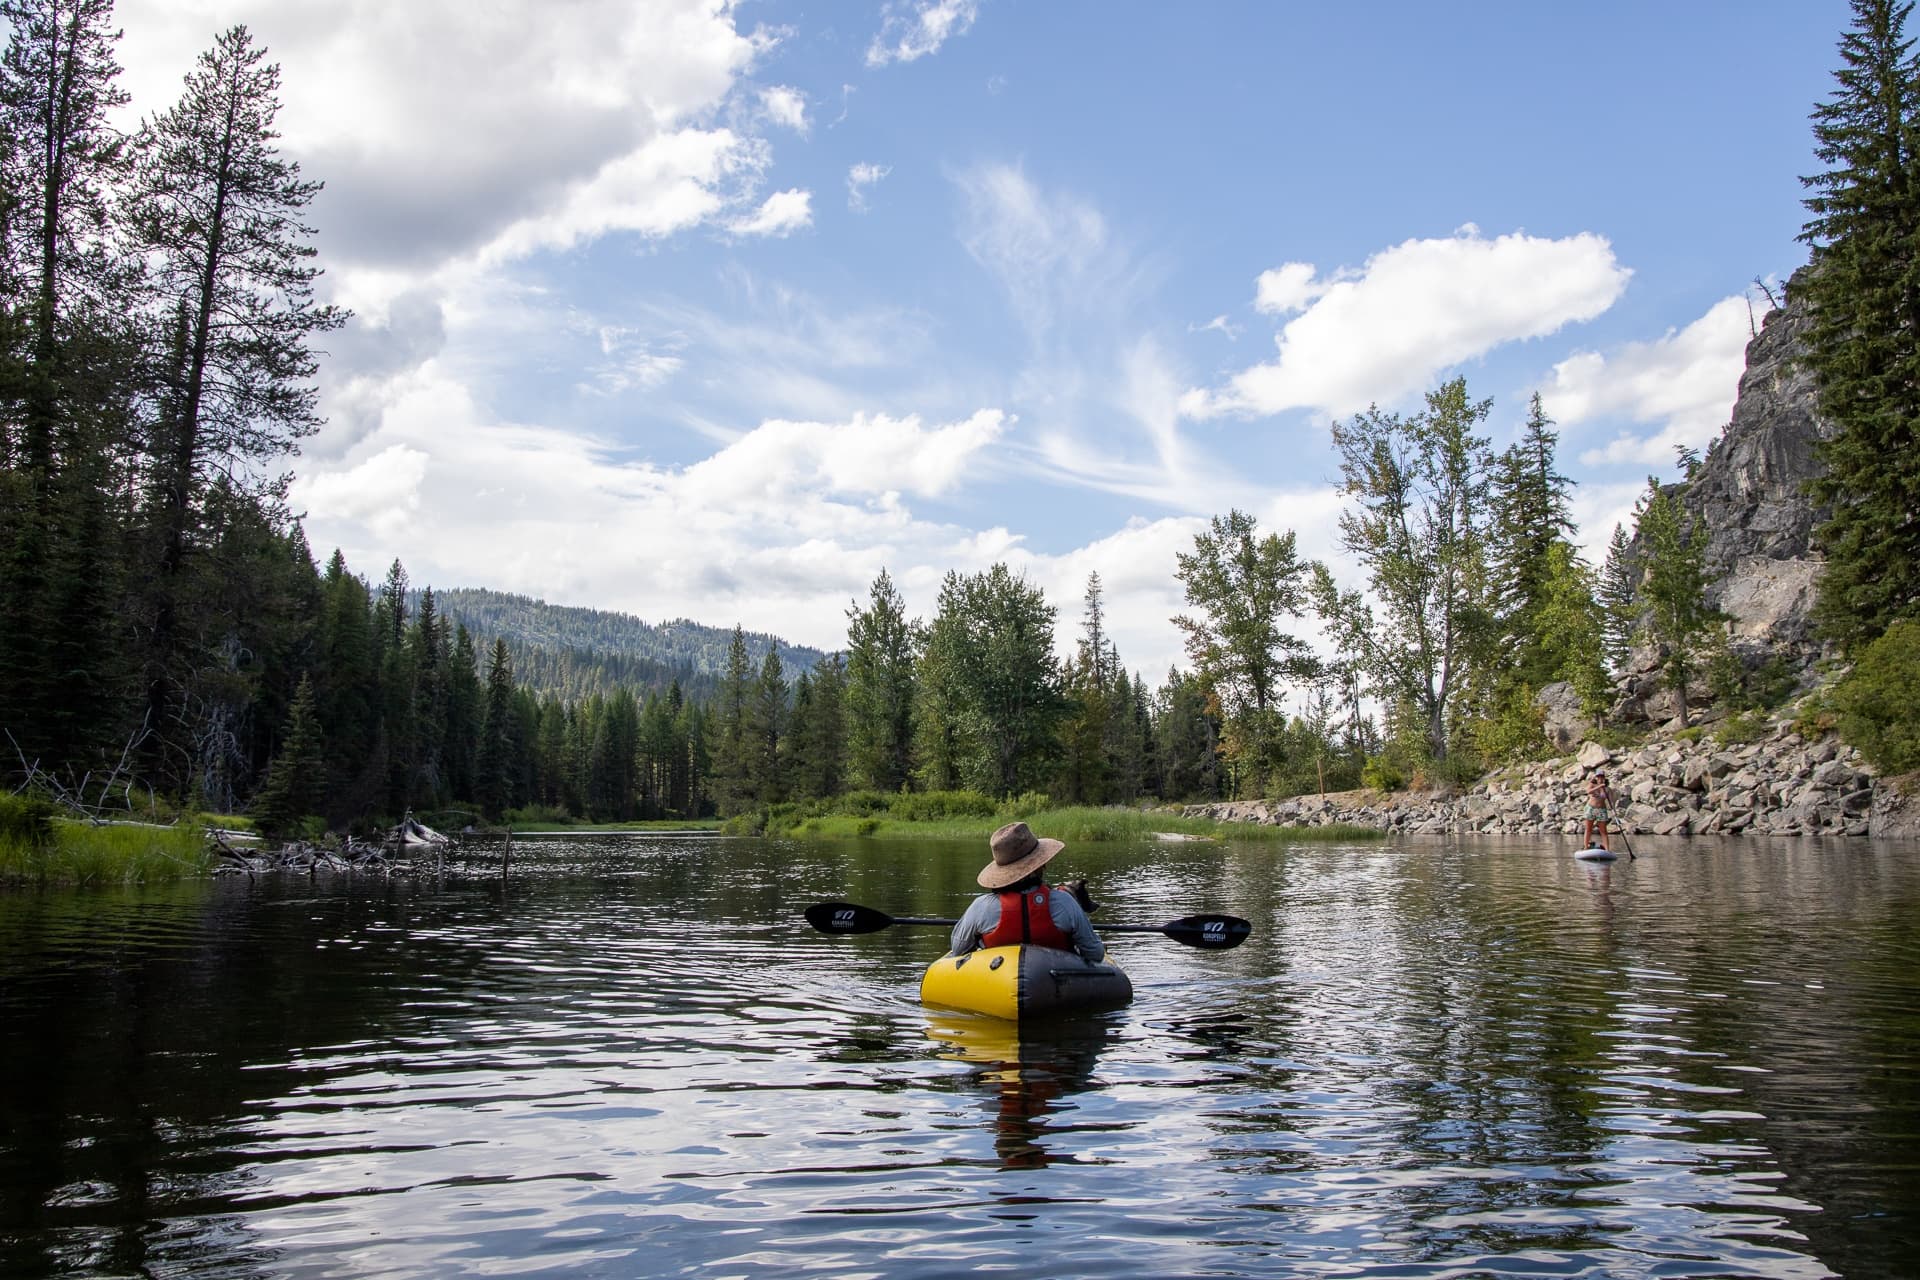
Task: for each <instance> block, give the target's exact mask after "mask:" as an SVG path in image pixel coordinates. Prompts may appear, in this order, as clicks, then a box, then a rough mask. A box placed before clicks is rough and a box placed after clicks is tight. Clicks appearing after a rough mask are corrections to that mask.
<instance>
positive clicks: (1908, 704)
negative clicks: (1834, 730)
mask: <svg viewBox="0 0 1920 1280" xmlns="http://www.w3.org/2000/svg"><path fill="white" fill-rule="evenodd" d="M1833 709H1834V711H1835V713H1836V714H1837V716H1838V718H1839V723H1840V736H1841V737H1843V738H1845V739H1846V740H1847V741H1848V742H1850V743H1852V744H1853V745H1854V746H1856V747H1858V748H1860V754H1861V755H1863V756H1865V757H1866V758H1867V761H1868V763H1870V764H1872V765H1873V766H1874V767H1875V768H1876V769H1878V770H1880V772H1881V773H1885V774H1896V773H1907V772H1909V771H1911V770H1914V769H1920V622H1915V621H1902V622H1896V623H1894V624H1893V625H1892V626H1890V627H1888V628H1887V630H1886V632H1885V634H1883V635H1882V636H1881V637H1880V638H1879V639H1878V640H1875V641H1874V642H1873V643H1872V644H1870V645H1868V646H1867V647H1866V648H1864V649H1862V650H1861V651H1860V654H1859V656H1858V658H1857V659H1856V660H1855V662H1854V666H1853V670H1852V671H1851V672H1849V673H1848V674H1847V675H1846V676H1845V677H1844V678H1843V679H1842V680H1841V681H1840V683H1839V684H1837V685H1835V686H1834V688H1833Z"/></svg>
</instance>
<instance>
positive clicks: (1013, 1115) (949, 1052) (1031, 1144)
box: [927, 1010, 1109, 1169]
mask: <svg viewBox="0 0 1920 1280" xmlns="http://www.w3.org/2000/svg"><path fill="white" fill-rule="evenodd" d="M1108 1029H1109V1028H1108V1024H1107V1023H1106V1022H1104V1021H1102V1020H1099V1019H1093V1018H1077V1019H1062V1020H1060V1021H1058V1022H1051V1023H1044V1024H1034V1025H1027V1026H1022V1025H1020V1024H1018V1023H1014V1022H1007V1021H1004V1020H1002V1019H1000V1018H988V1017H983V1016H980V1015H978V1014H967V1013H945V1012H940V1011H935V1010H929V1011H928V1013H927V1034H928V1035H930V1036H931V1037H933V1038H934V1039H935V1040H937V1041H939V1042H940V1043H941V1045H942V1046H943V1047H944V1048H943V1052H942V1053H941V1055H940V1056H942V1057H944V1058H951V1059H954V1060H955V1061H961V1062H967V1063H970V1064H972V1065H973V1067H974V1080H975V1081H976V1082H977V1083H978V1084H979V1085H980V1087H981V1088H982V1089H983V1091H984V1092H985V1093H986V1094H987V1097H988V1109H989V1110H990V1111H991V1112H992V1114H993V1127H994V1140H993V1146H994V1151H995V1152H996V1153H998V1155H999V1157H1000V1167H1001V1168H1003V1169H1040V1168H1044V1167H1046V1166H1047V1165H1048V1164H1051V1163H1052V1162H1053V1161H1055V1160H1057V1159H1062V1158H1070V1157H1062V1156H1060V1155H1058V1154H1056V1153H1055V1152H1051V1151H1049V1150H1048V1149H1047V1146H1046V1143H1045V1141H1044V1139H1045V1137H1046V1136H1047V1130H1048V1119H1049V1117H1050V1116H1052V1115H1053V1114H1054V1113H1056V1112H1060V1111H1066V1110H1071V1109H1072V1104H1071V1103H1068V1102H1065V1101H1064V1100H1065V1099H1067V1098H1069V1097H1070V1096H1071V1095H1073V1094H1075V1093H1079V1092H1081V1091H1083V1090H1085V1089H1087V1088H1089V1087H1090V1086H1091V1085H1092V1083H1093V1072H1094V1066H1095V1064H1096V1062H1097V1061H1098V1060H1099V1057H1100V1049H1101V1047H1102V1046H1103V1045H1104V1044H1105V1043H1106V1038H1107V1032H1108Z"/></svg>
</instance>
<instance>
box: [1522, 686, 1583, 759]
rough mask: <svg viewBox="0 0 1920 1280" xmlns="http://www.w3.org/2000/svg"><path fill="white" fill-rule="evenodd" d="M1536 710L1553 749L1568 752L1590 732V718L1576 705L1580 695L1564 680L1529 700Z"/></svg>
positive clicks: (1578, 702) (1580, 706) (1579, 705)
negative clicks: (1531, 700)
mask: <svg viewBox="0 0 1920 1280" xmlns="http://www.w3.org/2000/svg"><path fill="white" fill-rule="evenodd" d="M1533 701H1534V704H1535V705H1536V706H1538V707H1539V708H1540V716H1541V720H1540V726H1541V728H1542V729H1543V730H1544V731H1545V733H1546V735H1547V741H1548V742H1551V743H1552V744H1553V745H1554V747H1555V749H1557V750H1560V751H1571V750H1573V748H1574V747H1576V746H1578V745H1579V744H1580V743H1582V742H1584V741H1586V738H1587V735H1588V734H1589V733H1591V732H1592V731H1593V717H1592V716H1590V715H1588V714H1587V709H1586V708H1585V707H1584V706H1582V705H1581V703H1580V695H1579V694H1577V693H1575V692H1574V691H1573V686H1572V685H1571V684H1568V683H1567V682H1566V681H1565V680H1556V681H1554V682H1553V683H1552V684H1550V685H1548V686H1546V687H1545V688H1543V689H1542V690H1540V692H1539V693H1537V694H1535V695H1534V696H1533Z"/></svg>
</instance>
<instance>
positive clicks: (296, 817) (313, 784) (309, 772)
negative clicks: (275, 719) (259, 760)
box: [253, 678, 326, 835]
mask: <svg viewBox="0 0 1920 1280" xmlns="http://www.w3.org/2000/svg"><path fill="white" fill-rule="evenodd" d="M325 796H326V754H325V749H324V741H323V737H322V733H321V729H320V710H319V704H318V700H317V699H316V697H315V695H314V691H313V681H311V680H309V679H306V678H302V679H301V681H300V688H299V690H298V691H297V692H296V693H295V694H294V698H293V707H292V709H291V710H290V711H289V712H288V716H287V727H286V733H285V734H284V735H283V736H282V738H281V742H280V751H279V753H278V754H277V755H276V756H274V759H273V767H272V769H271V770H270V771H269V773H268V774H267V781H266V785H265V786H263V787H262V788H261V789H260V794H259V795H258V796H257V797H255V799H254V802H253V814H254V817H255V818H256V819H257V820H258V822H259V824H260V829H261V830H262V831H264V832H265V833H267V834H268V835H290V834H293V833H294V832H296V831H298V830H299V827H300V822H301V819H303V818H306V817H309V816H312V815H317V814H319V813H321V811H322V808H323V805H324V804H325Z"/></svg>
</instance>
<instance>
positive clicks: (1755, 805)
mask: <svg viewBox="0 0 1920 1280" xmlns="http://www.w3.org/2000/svg"><path fill="white" fill-rule="evenodd" d="M1599 768H1604V769H1605V770H1606V771H1607V774H1608V776H1609V778H1610V780H1611V782H1612V786H1613V791H1614V794H1615V796H1616V797H1617V798H1618V799H1619V800H1620V801H1621V808H1620V812H1619V814H1618V817H1619V819H1620V821H1621V824H1622V825H1623V826H1624V827H1625V829H1626V830H1627V832H1628V833H1629V834H1631V835H1641V834H1646V835H1665V836H1690V835H1759V836H1800V835H1827V836H1860V837H1879V838H1894V839H1913V838H1920V784H1917V783H1916V779H1915V778H1913V777H1911V776H1909V777H1907V778H1901V779H1883V778H1878V777H1875V776H1874V774H1873V771H1872V770H1871V769H1870V768H1869V767H1868V766H1867V765H1866V764H1865V763H1864V762H1863V761H1862V760H1861V759H1860V754H1859V752H1858V751H1856V750H1855V749H1854V748H1852V747H1849V746H1847V745H1846V744H1844V743H1842V742H1841V741H1840V740H1839V738H1838V737H1837V736H1836V735H1834V734H1832V733H1827V734H1824V735H1822V736H1820V737H1819V738H1817V739H1814V740H1812V741H1809V740H1807V739H1805V738H1802V737H1801V736H1800V735H1799V733H1797V732H1795V730H1794V728H1793V726H1792V724H1791V722H1786V721H1781V722H1776V723H1773V724H1771V725H1770V726H1769V727H1768V729H1767V730H1766V731H1765V732H1764V735H1763V736H1761V737H1760V738H1758V739H1757V740H1756V741H1752V742H1746V743H1729V744H1722V743H1719V742H1717V741H1714V740H1712V739H1711V738H1708V737H1706V736H1705V735H1702V736H1701V738H1700V739H1699V740H1697V741H1689V740H1687V739H1685V738H1675V737H1664V738H1655V739H1651V740H1649V741H1647V742H1645V743H1642V744H1639V745H1637V746H1632V747H1626V748H1622V749H1620V750H1609V749H1608V748H1606V747H1604V746H1602V745H1600V744H1599V743H1597V742H1588V743H1586V744H1585V745H1583V746H1582V747H1581V748H1580V750H1579V751H1578V752H1577V753H1575V754H1574V755H1571V756H1564V757H1561V758H1560V759H1557V760H1549V761H1543V762H1539V763H1535V764H1529V765H1523V766H1516V767H1515V768H1512V769H1507V770H1503V771H1501V772H1498V773H1494V774H1489V775H1488V776H1486V777H1484V778H1482V779H1481V780H1480V781H1479V782H1477V783H1475V784H1474V785H1473V786H1472V787H1471V788H1469V789H1468V790H1467V791H1465V792H1464V793H1453V792H1445V791H1399V792H1380V791H1348V792H1340V793H1333V794H1328V795H1325V796H1318V795H1307V796H1297V797H1294V798H1292V799H1288V800H1231V801H1223V802H1220V803H1216V804H1204V805H1189V806H1187V807H1186V808H1185V809H1184V810H1183V811H1182V812H1183V813H1184V814H1185V815H1187V816H1189V817H1204V818H1213V819H1215V820H1216V821H1221V822H1254V823H1260V824H1262V825H1267V826H1276V825H1278V826H1328V825H1331V824H1333V823H1345V824H1350V825H1353V826H1360V827H1372V828H1375V829H1378V830H1383V831H1386V832H1388V833H1390V834H1402V835H1442V834H1468V833H1476V834H1506V835H1543V834H1567V835H1578V834H1579V833H1580V832H1581V830H1582V827H1583V822H1584V817H1585V813H1586V779H1587V777H1588V775H1589V774H1590V773H1591V772H1592V771H1593V770H1595V769H1599ZM1910 796H1911V800H1910Z"/></svg>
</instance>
